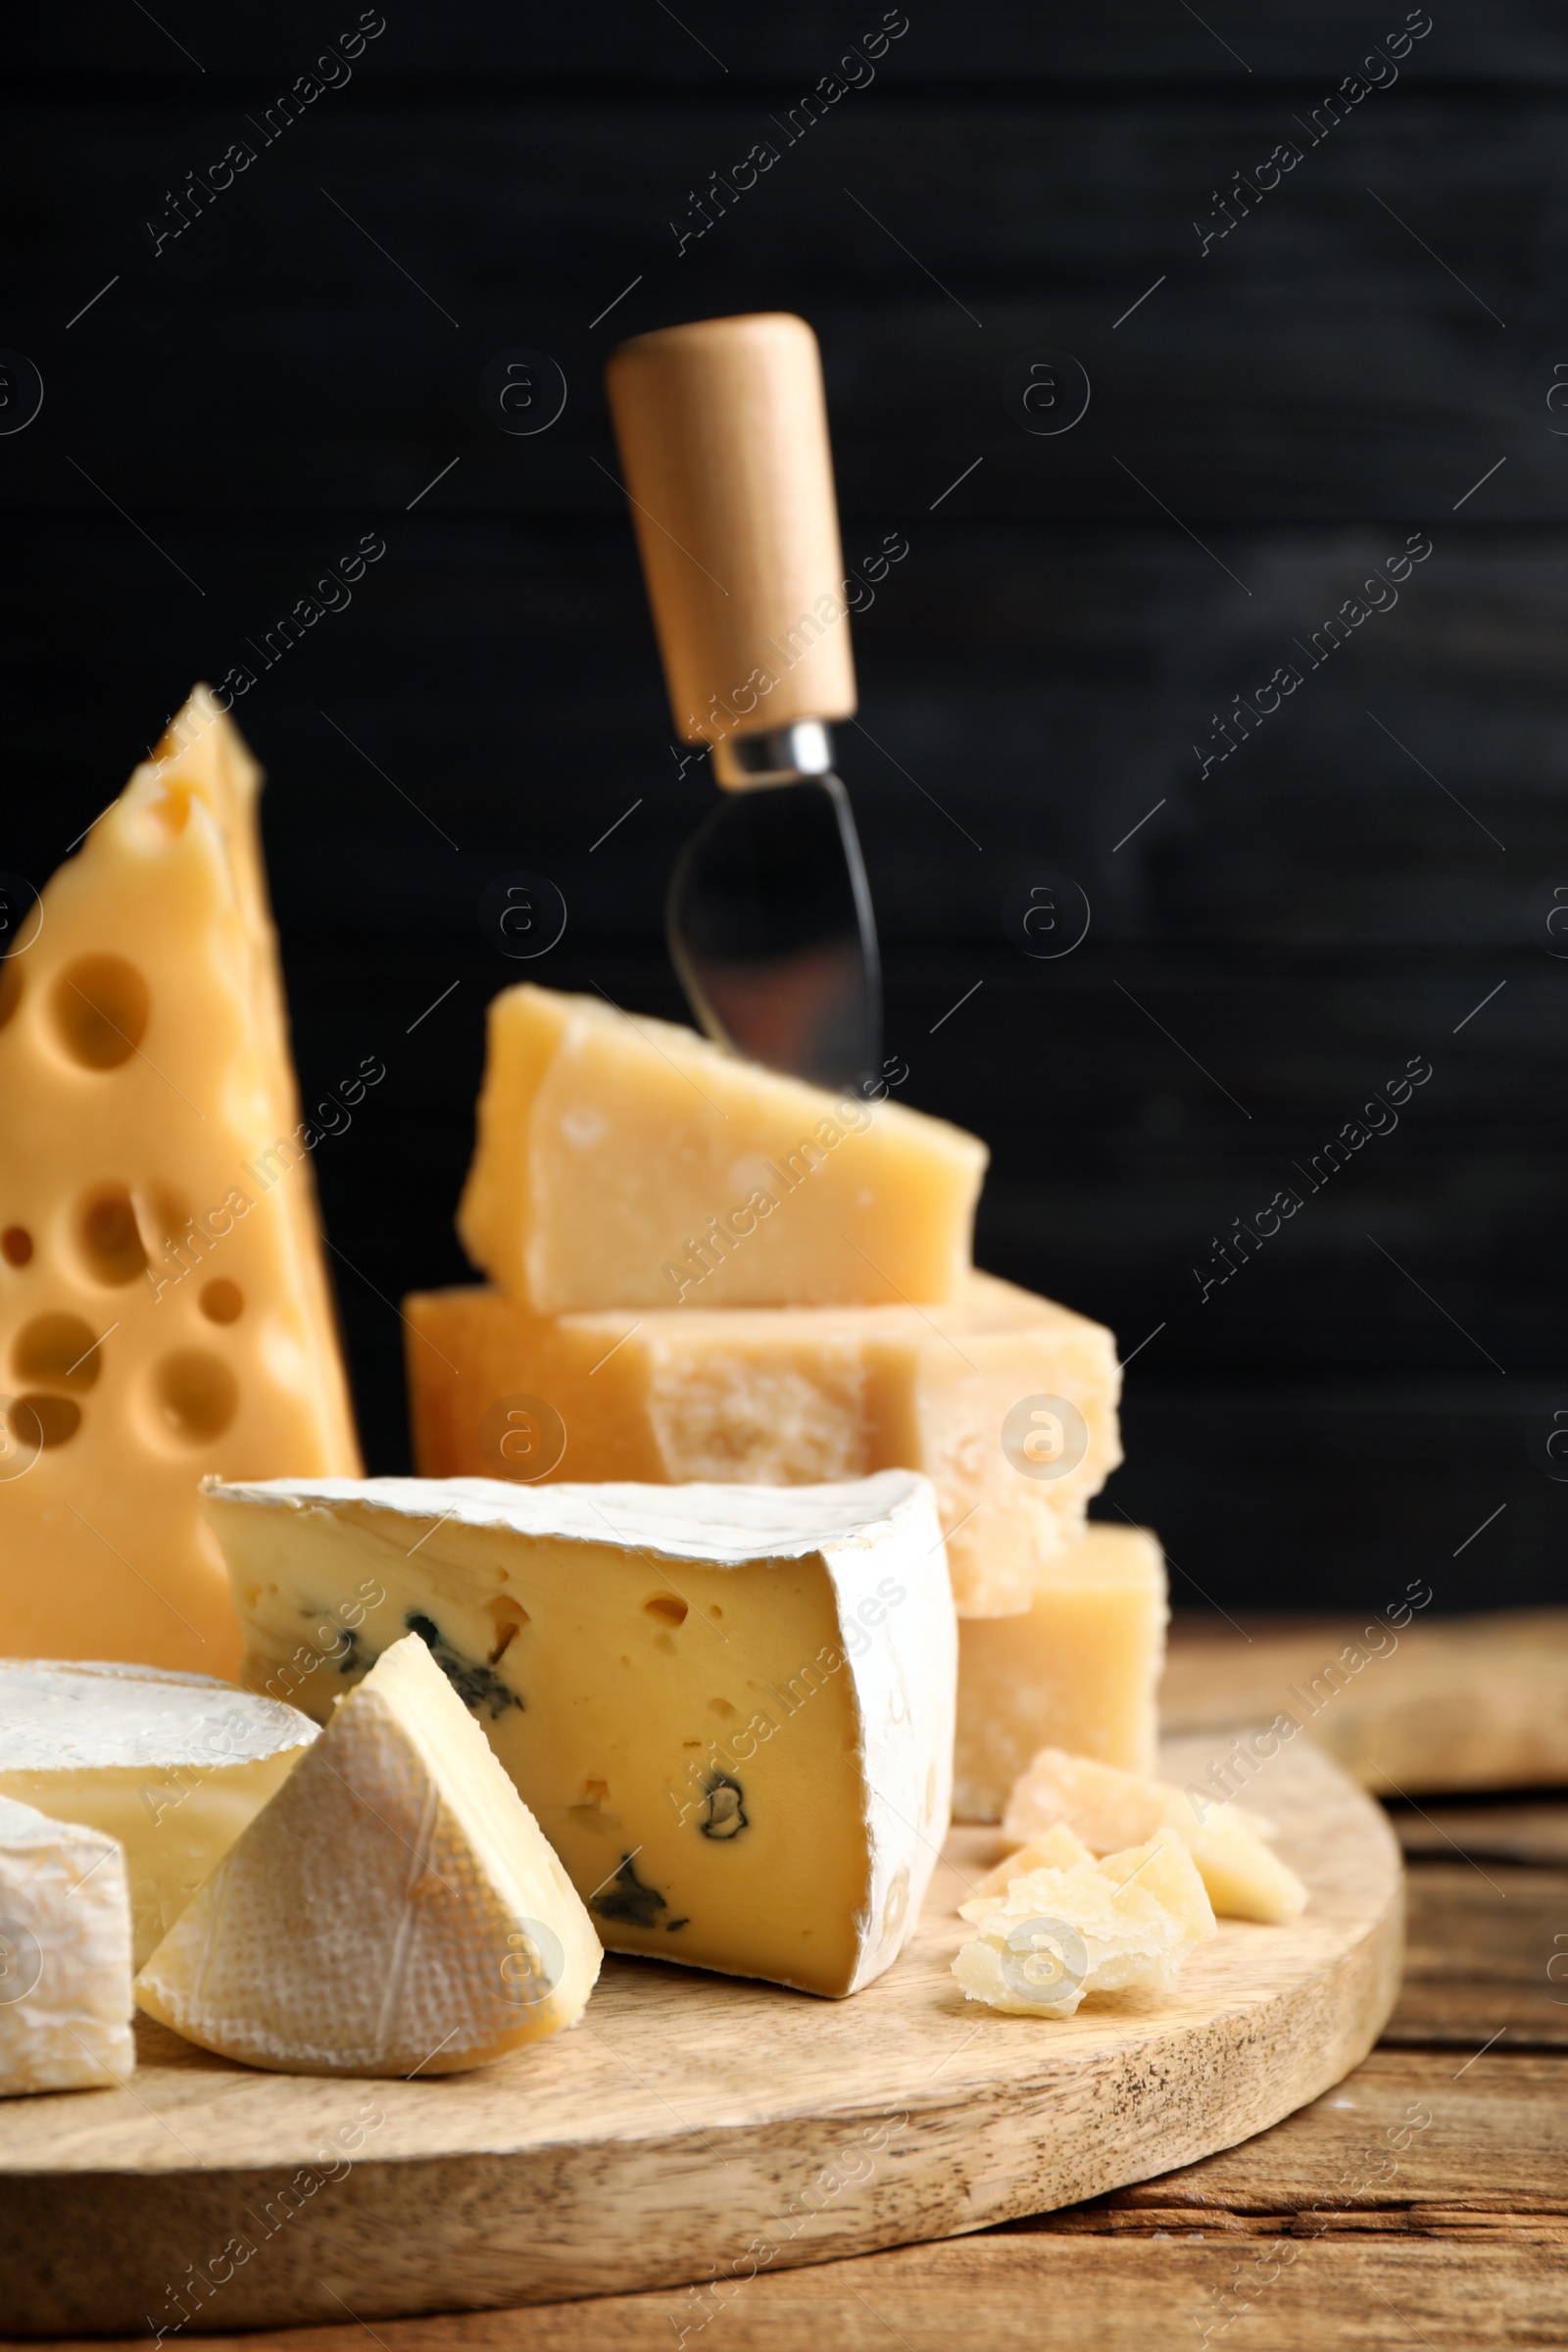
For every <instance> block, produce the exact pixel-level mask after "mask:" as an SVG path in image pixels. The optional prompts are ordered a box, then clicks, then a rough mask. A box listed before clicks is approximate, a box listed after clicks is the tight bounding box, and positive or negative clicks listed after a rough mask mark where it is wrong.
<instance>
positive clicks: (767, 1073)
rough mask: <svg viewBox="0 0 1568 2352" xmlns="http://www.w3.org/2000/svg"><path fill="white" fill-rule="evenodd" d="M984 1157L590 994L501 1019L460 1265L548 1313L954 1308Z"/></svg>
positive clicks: (499, 1012)
mask: <svg viewBox="0 0 1568 2352" xmlns="http://www.w3.org/2000/svg"><path fill="white" fill-rule="evenodd" d="M986 1159H987V1152H986V1149H985V1146H984V1145H983V1144H981V1143H979V1142H978V1141H977V1140H976V1138H975V1137H973V1136H972V1135H965V1134H964V1133H963V1132H962V1131H961V1130H960V1129H959V1128H956V1127H950V1126H948V1125H947V1124H946V1122H945V1121H943V1120H941V1119H932V1118H926V1117H924V1116H922V1114H921V1113H920V1112H918V1111H913V1110H907V1109H906V1108H905V1107H904V1106H903V1105H902V1104H900V1103H892V1102H882V1103H868V1102H865V1101H864V1100H862V1099H861V1098H859V1097H855V1098H853V1099H841V1098H839V1097H836V1096H833V1095H831V1094H828V1093H826V1092H825V1091H824V1090H823V1089H821V1088H819V1087H814V1086H808V1085H806V1084H805V1083H804V1082H803V1081H802V1080H800V1079H796V1078H785V1077H781V1076H780V1075H779V1074H778V1072H777V1071H774V1070H766V1069H763V1068H761V1067H760V1065H759V1064H757V1063H755V1062H750V1061H743V1060H741V1059H740V1058H739V1057H738V1056H737V1055H735V1054H726V1053H724V1052H722V1051H721V1050H720V1049H719V1048H718V1047H717V1046H714V1045H712V1044H711V1043H710V1042H709V1040H708V1039H707V1038H703V1037H699V1036H698V1035H697V1034H696V1032H695V1031H694V1030H691V1029H683V1028H679V1027H677V1026H676V1025H675V1024H674V1023H672V1022H669V1021H656V1020H652V1019H649V1018H647V1017H646V1016H644V1015H643V1014H641V1013H639V1014H637V1015H636V1016H635V1017H633V1016H632V1015H630V1014H628V1013H624V1012H620V1011H618V1010H617V1009H616V1008H615V1007H614V1006H613V1005H610V1004H609V1003H607V1002H603V1001H601V1000H600V999H599V998H596V997H573V996H565V995H563V994H562V993H560V992H559V991H557V990H553V989H543V988H531V987H522V988H510V989H507V990H506V991H505V992H504V993H503V994H502V995H501V996H499V997H497V998H496V999H495V1000H494V1002H493V1003H492V1005H491V1006H490V1021H489V1042H488V1046H487V1050H486V1059H485V1076H484V1091H483V1093H482V1094H481V1096H480V1098H479V1109H478V1142H477V1146H476V1149H475V1152H474V1157H473V1164H472V1167H471V1168H470V1170H469V1173H468V1181H467V1185H466V1190H465V1192H464V1195H463V1201H462V1204H461V1206H460V1208H459V1210H458V1230H459V1233H460V1234H461V1236H462V1238H463V1244H464V1247H465V1249H466V1250H467V1252H468V1255H469V1256H470V1258H471V1259H472V1260H473V1262H474V1264H475V1265H476V1266H480V1267H482V1268H483V1269H484V1271H485V1272H486V1273H487V1274H489V1275H491V1276H492V1277H493V1278H494V1280H496V1281H497V1282H499V1283H500V1284H501V1285H502V1286H503V1288H504V1289H506V1290H507V1291H509V1292H510V1293H511V1294H512V1296H513V1297H514V1298H515V1299H524V1300H526V1301H527V1302H528V1304H529V1305H531V1306H532V1307H533V1308H534V1309H535V1310H536V1312H538V1313H541V1314H565V1313H569V1312H572V1311H575V1310H579V1309H588V1310H592V1309H594V1308H596V1307H667V1306H772V1305H789V1306H796V1305H810V1304H815V1303H819V1302H825V1301H836V1300H860V1299H864V1300H896V1299H951V1298H953V1297H954V1296H955V1294H956V1291H957V1289H958V1288H959V1286H960V1284H961V1282H962V1280H963V1276H964V1272H965V1270H966V1268H967V1266H968V1263H969V1250H970V1239H971V1235H972V1231H973V1225H974V1205H975V1200H976V1197H977V1195H978V1193H979V1190H980V1180H981V1177H982V1175H983V1174H984V1172H985V1165H986Z"/></svg>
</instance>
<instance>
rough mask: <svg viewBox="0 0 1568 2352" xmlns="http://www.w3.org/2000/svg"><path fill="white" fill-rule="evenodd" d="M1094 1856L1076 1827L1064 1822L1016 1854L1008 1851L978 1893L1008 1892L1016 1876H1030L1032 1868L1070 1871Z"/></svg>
mask: <svg viewBox="0 0 1568 2352" xmlns="http://www.w3.org/2000/svg"><path fill="white" fill-rule="evenodd" d="M1094 1858H1095V1857H1094V1855H1093V1854H1092V1853H1091V1852H1090V1850H1089V1848H1088V1846H1087V1845H1085V1843H1084V1841H1083V1839H1082V1838H1080V1837H1079V1836H1078V1834H1077V1832H1076V1831H1075V1830H1069V1829H1068V1827H1067V1825H1066V1823H1065V1822H1064V1821H1058V1822H1057V1824H1056V1826H1055V1828H1054V1829H1051V1830H1047V1831H1046V1833H1045V1835H1044V1836H1043V1837H1041V1838H1030V1840H1029V1843H1028V1844H1027V1845H1020V1846H1019V1848H1018V1850H1017V1852H1016V1853H1012V1854H1006V1855H1005V1856H1004V1858H1003V1859H1002V1861H1000V1862H999V1863H998V1864H997V1866H996V1868H995V1870H988V1871H987V1872H986V1875H985V1877H984V1878H983V1879H982V1880H981V1882H980V1884H979V1886H978V1887H976V1888H975V1892H976V1894H1005V1892H1006V1889H1007V1888H1008V1887H1010V1886H1011V1885H1012V1882H1013V1880H1014V1879H1021V1878H1025V1877H1027V1875H1028V1873H1029V1872H1030V1871H1032V1870H1070V1869H1071V1868H1072V1866H1073V1864H1074V1863H1075V1862H1092V1861H1093V1860H1094Z"/></svg>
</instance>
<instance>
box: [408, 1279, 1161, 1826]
mask: <svg viewBox="0 0 1568 2352" xmlns="http://www.w3.org/2000/svg"><path fill="white" fill-rule="evenodd" d="M404 1311H405V1315H406V1318H407V1354H408V1372H409V1390H410V1396H411V1397H412V1400H413V1413H414V1430H415V1451H416V1458H417V1462H418V1466H419V1468H420V1470H421V1471H423V1472H424V1473H425V1475H426V1476H428V1477H441V1478H451V1477H460V1476H483V1475H486V1474H488V1475H490V1476H495V1475H497V1474H498V1473H500V1474H506V1472H507V1469H508V1465H509V1463H511V1462H513V1461H514V1460H515V1464H516V1472H517V1475H518V1476H519V1477H520V1478H522V1479H528V1478H530V1477H532V1476H533V1475H534V1474H535V1472H536V1471H537V1470H538V1468H539V1467H540V1465H541V1460H542V1458H543V1456H544V1455H545V1453H546V1451H547V1449H548V1454H549V1456H550V1457H551V1458H550V1459H548V1460H544V1462H543V1466H544V1467H545V1469H546V1471H547V1472H548V1474H550V1475H553V1476H555V1477H558V1478H561V1479H572V1480H576V1479H585V1478H604V1479H646V1480H656V1481H659V1482H661V1483H662V1482H664V1481H668V1482H670V1483H672V1484H678V1483H680V1482H682V1481H685V1480H697V1481H712V1480H722V1481H726V1482H727V1481H730V1480H746V1481H750V1482H755V1483H760V1484H763V1485H770V1486H800V1485H811V1484H815V1483H818V1482H821V1481H826V1480H836V1479H848V1478H863V1477H865V1476H867V1475H868V1474H869V1473H871V1472H873V1471H876V1470H882V1469H891V1468H902V1469H909V1470H919V1471H923V1472H924V1473H925V1475H926V1476H927V1477H929V1478H930V1480H931V1482H932V1484H933V1486H934V1487H935V1489H936V1495H937V1507H938V1509H939V1511H940V1513H941V1517H942V1524H943V1526H944V1527H945V1528H948V1529H951V1530H952V1533H951V1534H950V1536H949V1538H948V1562H949V1566H950V1568H951V1569H952V1572H953V1590H954V1595H955V1598H956V1601H957V1605H958V1613H959V1615H960V1616H970V1615H989V1616H997V1615H1006V1614H1008V1613H1009V1612H1019V1611H1023V1610H1027V1609H1028V1608H1029V1607H1030V1606H1031V1603H1032V1602H1033V1601H1034V1600H1035V1598H1036V1595H1037V1592H1038V1590H1039V1588H1040V1583H1041V1578H1042V1575H1043V1573H1044V1570H1045V1567H1046V1565H1047V1564H1048V1563H1050V1562H1052V1561H1054V1559H1056V1558H1057V1557H1058V1555H1061V1554H1063V1553H1064V1552H1065V1551H1066V1549H1067V1547H1068V1546H1069V1545H1070V1544H1073V1543H1074V1541H1075V1539H1076V1537H1077V1536H1078V1534H1079V1533H1080V1532H1081V1530H1082V1527H1083V1520H1084V1512H1085V1509H1086V1507H1087V1504H1088V1501H1089V1498H1090V1496H1091V1495H1095V1494H1098V1492H1099V1491H1100V1489H1101V1487H1102V1486H1103V1484H1104V1482H1105V1479H1106V1478H1107V1477H1108V1476H1109V1474H1110V1472H1111V1471H1112V1470H1113V1469H1114V1468H1115V1467H1116V1465H1117V1463H1118V1462H1119V1461H1120V1460H1121V1446H1120V1441H1119V1437H1118V1432H1117V1423H1116V1402H1117V1397H1118V1395H1119V1393H1120V1385H1121V1371H1120V1367H1119V1365H1118V1364H1117V1361H1116V1344H1115V1341H1114V1340H1113V1339H1112V1337H1111V1334H1110V1333H1109V1332H1108V1331H1106V1330H1105V1329H1104V1328H1103V1325H1101V1324H1099V1323H1092V1322H1090V1321H1089V1320H1088V1318H1087V1317H1086V1316H1083V1315H1075V1314H1073V1313H1071V1312H1070V1311H1069V1310H1068V1309H1067V1308H1066V1307H1063V1306H1057V1305H1056V1304H1054V1301H1053V1300H1051V1299H1036V1298H1034V1297H1032V1296H1031V1294H1030V1293H1029V1292H1027V1291H1021V1290H1018V1289H1016V1288H1015V1287H1014V1285H1013V1284H1011V1283H1007V1282H999V1281H998V1280H997V1279H996V1278H995V1276H993V1275H989V1274H976V1273H971V1274H969V1275H967V1276H966V1277H965V1280H964V1283H963V1286H962V1290H961V1292H960V1294H959V1296H958V1298H957V1299H955V1300H954V1301H953V1302H951V1303H950V1304H948V1305H945V1306H940V1305H939V1306H930V1307H924V1308H917V1307H913V1306H907V1305H902V1304H901V1305H895V1306H816V1307H772V1308H765V1307H764V1308H751V1309H747V1308H740V1307H733V1308H729V1309H727V1310H725V1311H723V1312H720V1313H709V1312H707V1311H706V1310H698V1309H694V1308H691V1307H686V1308H682V1309H679V1310H674V1309H671V1310H670V1311H669V1312H667V1313H632V1312H622V1313H616V1314H597V1315H561V1316H542V1315H535V1314H533V1313H531V1312H530V1310H529V1309H528V1308H526V1307H523V1306H519V1305H517V1304H516V1303H515V1301H514V1300H512V1299H507V1298H506V1297H504V1296H503V1295H502V1293H500V1292H499V1291H491V1290H482V1289H474V1288H469V1289H466V1290H452V1291H426V1292H417V1293H416V1294H415V1295H414V1296H413V1297H412V1298H410V1299H406V1300H405V1301H404ZM1038 1396H1047V1397H1058V1398H1060V1399H1062V1400H1063V1402H1065V1403H1066V1404H1069V1405H1070V1406H1072V1408H1073V1409H1074V1411H1075V1412H1076V1413H1077V1414H1078V1415H1079V1416H1080V1417H1081V1420H1082V1424H1083V1430H1084V1446H1083V1451H1082V1454H1081V1456H1080V1457H1079V1458H1077V1459H1068V1460H1065V1461H1064V1462H1063V1463H1062V1464H1061V1466H1060V1468H1059V1473H1058V1474H1056V1475H1053V1476H1051V1477H1035V1476H1027V1475H1025V1474H1024V1473H1023V1472H1021V1471H1020V1470H1019V1469H1018V1467H1017V1465H1016V1463H1015V1461H1014V1460H1013V1459H1012V1458H1010V1457H1009V1455H1008V1453H1007V1452H1006V1450H1005V1447H1004V1445H1003V1425H1004V1423H1005V1420H1006V1416H1007V1414H1008V1413H1009V1411H1011V1410H1012V1408H1013V1407H1014V1406H1015V1405H1016V1404H1018V1402H1019V1400H1020V1399H1026V1398H1029V1397H1038ZM541 1400H542V1401H543V1403H544V1404H545V1405H547V1406H548V1407H549V1408H550V1410H551V1412H553V1413H554V1414H555V1415H556V1416H557V1420H556V1421H554V1422H549V1424H548V1430H547V1431H545V1432H543V1433H542V1434H541V1432H540V1428H539V1424H540V1418H541V1417H540V1416H539V1415H538V1411H537V1405H538V1402H539V1401H541ZM509 1404H510V1405H512V1406H514V1407H515V1411H516V1416H517V1417H516V1420H515V1426H509V1421H508V1411H509ZM551 1432H553V1433H554V1435H553V1437H552V1436H551V1435H550V1434H549V1433H551ZM563 1441H564V1451H563V1450H560V1448H561V1445H562V1442H563ZM558 1454H559V1458H555V1457H556V1456H557V1455H558ZM1051 1467H1052V1468H1053V1469H1055V1468H1056V1466H1055V1465H1051ZM1143 1541H1144V1542H1145V1543H1147V1542H1148V1541H1149V1539H1147V1538H1145V1539H1143ZM1096 1556H1097V1557H1100V1556H1101V1555H1099V1554H1097V1555H1096ZM1063 1574H1064V1580H1065V1581H1064V1586H1063V1592H1064V1593H1066V1592H1068V1591H1070V1588H1071V1582H1072V1578H1071V1573H1070V1571H1069V1570H1068V1567H1067V1564H1066V1562H1065V1561H1064V1562H1063ZM1120 1581H1121V1583H1122V1584H1124V1585H1125V1584H1128V1583H1130V1582H1133V1581H1135V1578H1133V1577H1131V1576H1129V1575H1127V1574H1124V1575H1123V1576H1122V1577H1121V1580H1120ZM1141 1605H1142V1604H1137V1603H1135V1604H1134V1607H1135V1609H1136V1608H1137V1607H1139V1606H1141ZM1072 1606H1073V1604H1072V1603H1071V1602H1070V1601H1068V1600H1066V1599H1063V1601H1062V1603H1061V1604H1060V1605H1059V1606H1058V1607H1057V1608H1056V1609H1055V1610H1054V1613H1053V1615H1052V1619H1051V1626H1052V1633H1051V1635H1049V1636H1048V1637H1047V1642H1048V1648H1049V1642H1050V1641H1051V1640H1054V1638H1055V1637H1056V1636H1057V1635H1061V1636H1063V1638H1066V1639H1070V1640H1071V1641H1072V1642H1073V1643H1074V1646H1075V1654H1076V1653H1077V1652H1083V1653H1084V1654H1085V1655H1086V1656H1087V1654H1088V1651H1087V1649H1086V1646H1085V1643H1084V1642H1081V1641H1079V1640H1078V1638H1077V1637H1076V1636H1067V1635H1066V1633H1065V1614H1066V1613H1068V1612H1070V1610H1071V1608H1072ZM1109 1614H1110V1615H1112V1616H1115V1615H1116V1614H1117V1610H1116V1609H1115V1608H1112V1609H1111V1610H1110V1612H1109ZM1146 1616H1147V1611H1146ZM1008 1638H1009V1637H1008V1636H1007V1635H1006V1634H1005V1633H1002V1632H1001V1631H999V1635H998V1641H999V1642H1000V1643H1001V1644H1002V1654H1003V1656H1004V1657H1006V1656H1008V1655H1010V1654H1011V1652H1010V1651H1009V1650H1008V1648H1007V1641H1008ZM1117 1639H1118V1640H1119V1637H1117ZM1023 1640H1024V1648H1025V1651H1026V1652H1027V1654H1028V1655H1030V1656H1035V1655H1037V1654H1039V1653H1040V1652H1041V1642H1039V1641H1038V1640H1037V1639H1035V1637H1034V1636H1033V1635H1031V1634H1029V1633H1027V1632H1026V1633H1025V1634H1024V1637H1023ZM1090 1646H1091V1647H1092V1644H1090ZM1048 1671H1049V1669H1048ZM1097 1674H1098V1670H1097ZM1096 1689H1097V1691H1103V1689H1104V1677H1103V1675H1098V1679H1097V1683H1096ZM1098 1703H1099V1701H1098V1699H1097V1701H1096V1704H1097V1705H1098ZM1144 1711H1145V1712H1146V1713H1147V1700H1146V1702H1145V1709H1144ZM1049 1736H1050V1732H1049V1728H1048V1731H1047V1732H1043V1733H1042V1734H1040V1735H1039V1736H1038V1737H1036V1738H1035V1739H1033V1740H1030V1741H1029V1744H1028V1745H1027V1746H1026V1747H1025V1749H1024V1751H1023V1753H1022V1754H1021V1755H1019V1756H1018V1758H1017V1761H1016V1762H1015V1763H1014V1764H1013V1766H1012V1773H1011V1774H1009V1775H1008V1780H1009V1782H1010V1779H1011V1777H1012V1774H1016V1773H1017V1772H1018V1771H1019V1770H1020V1769H1021V1768H1022V1766H1023V1764H1024V1763H1025V1762H1026V1761H1027V1759H1028V1756H1029V1755H1031V1754H1032V1753H1033V1751H1034V1749H1035V1748H1036V1747H1038V1746H1039V1745H1040V1743H1041V1740H1042V1739H1044V1738H1046V1737H1049ZM1107 1752H1109V1754H1110V1757H1111V1760H1112V1761H1115V1762H1118V1763H1119V1762H1124V1761H1126V1762H1132V1761H1139V1760H1142V1759H1138V1758H1135V1757H1133V1756H1132V1755H1130V1754H1123V1753H1121V1752H1119V1750H1118V1749H1117V1748H1115V1747H1113V1748H1112V1749H1111V1750H1109V1751H1107ZM1003 1794H1004V1795H1005V1789H1004V1791H1003ZM999 1810H1000V1807H999ZM993 1818H995V1816H994V1815H993Z"/></svg>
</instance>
